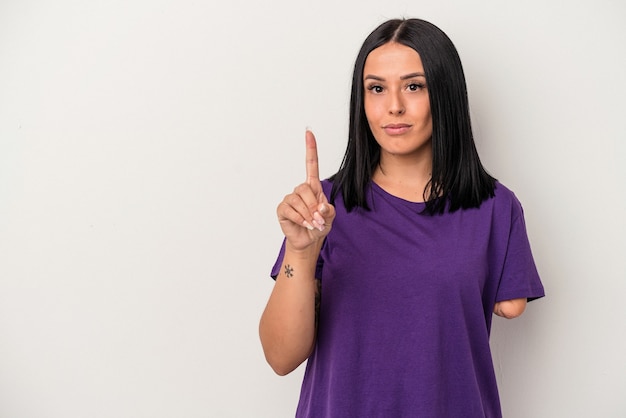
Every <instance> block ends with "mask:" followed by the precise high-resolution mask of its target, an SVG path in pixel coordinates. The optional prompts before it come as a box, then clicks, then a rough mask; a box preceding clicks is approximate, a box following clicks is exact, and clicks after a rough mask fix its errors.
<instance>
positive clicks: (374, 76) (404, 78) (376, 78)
mask: <svg viewBox="0 0 626 418" xmlns="http://www.w3.org/2000/svg"><path fill="white" fill-rule="evenodd" d="M416 77H426V76H425V75H424V73H419V72H418V73H410V74H407V75H403V76H402V77H400V80H408V79H410V78H416ZM363 79H364V80H376V81H385V79H384V78H382V77H379V76H377V75H373V74H368V75H366V76H365V77H364V78H363Z"/></svg>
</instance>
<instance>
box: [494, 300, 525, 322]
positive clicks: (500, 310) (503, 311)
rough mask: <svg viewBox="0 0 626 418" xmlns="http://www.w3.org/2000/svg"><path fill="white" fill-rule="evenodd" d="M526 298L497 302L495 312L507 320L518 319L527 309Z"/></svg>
mask: <svg viewBox="0 0 626 418" xmlns="http://www.w3.org/2000/svg"><path fill="white" fill-rule="evenodd" d="M526 301H527V299H526V298H519V299H511V300H503V301H500V302H496V304H495V306H494V308H493V312H494V313H495V314H496V315H498V316H501V317H503V318H506V319H513V318H517V317H518V316H520V315H521V314H523V313H524V310H525V309H526Z"/></svg>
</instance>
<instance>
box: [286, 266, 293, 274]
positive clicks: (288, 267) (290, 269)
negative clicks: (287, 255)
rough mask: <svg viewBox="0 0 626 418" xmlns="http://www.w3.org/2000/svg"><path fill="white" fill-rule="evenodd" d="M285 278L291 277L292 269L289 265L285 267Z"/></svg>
mask: <svg viewBox="0 0 626 418" xmlns="http://www.w3.org/2000/svg"><path fill="white" fill-rule="evenodd" d="M285 276H287V277H293V267H291V266H290V265H289V264H286V265H285Z"/></svg>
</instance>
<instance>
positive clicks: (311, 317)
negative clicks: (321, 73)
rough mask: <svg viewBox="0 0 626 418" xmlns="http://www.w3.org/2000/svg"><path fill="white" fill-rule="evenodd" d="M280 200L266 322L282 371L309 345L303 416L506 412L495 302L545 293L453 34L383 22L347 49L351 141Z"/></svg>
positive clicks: (310, 164) (312, 146) (501, 309)
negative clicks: (494, 331)
mask: <svg viewBox="0 0 626 418" xmlns="http://www.w3.org/2000/svg"><path fill="white" fill-rule="evenodd" d="M306 169H307V170H306V171H307V180H306V182H305V183H303V184H301V185H299V186H297V187H296V188H295V189H294V191H293V192H292V193H290V194H288V195H287V196H285V198H284V199H283V201H282V202H281V203H280V204H279V205H278V208H277V214H278V220H279V223H280V226H281V228H282V231H283V233H284V235H285V240H284V243H283V246H282V248H281V250H280V253H279V256H278V259H277V261H276V263H275V265H274V268H273V269H272V273H271V274H272V276H273V277H274V278H275V279H276V283H275V286H274V289H273V291H272V294H271V296H270V299H269V301H268V304H267V307H266V309H265V311H264V313H263V316H262V318H261V322H260V337H261V342H262V345H263V349H264V352H265V356H266V358H267V361H268V362H269V364H270V365H271V366H272V368H273V369H274V370H275V371H276V373H278V374H280V375H284V374H287V373H289V372H291V371H292V370H294V369H295V368H296V367H298V365H300V364H301V363H302V362H304V361H305V360H307V359H308V362H307V368H306V372H305V377H304V382H303V384H302V391H301V396H300V402H299V405H298V409H297V413H296V415H297V416H299V417H429V418H430V417H446V418H449V417H463V418H472V417H490V418H491V417H501V410H500V402H499V398H498V391H497V387H496V379H495V374H494V370H493V363H492V358H491V353H490V349H489V331H490V328H491V319H492V313H495V314H497V315H500V316H503V317H506V318H514V317H517V316H519V315H521V314H522V312H523V311H524V309H525V307H526V302H527V301H528V300H532V299H536V298H539V297H542V296H543V295H544V291H543V286H542V284H541V281H540V279H539V276H538V274H537V270H536V268H535V264H534V262H533V258H532V254H531V250H530V245H529V242H528V238H527V235H526V228H525V225H524V218H523V213H522V208H521V206H520V203H519V202H518V200H517V199H516V197H515V196H514V194H513V193H512V192H511V191H510V190H508V189H507V188H506V187H504V186H503V185H502V184H500V183H499V182H497V181H496V180H495V179H494V178H492V177H491V176H490V175H489V174H487V172H486V171H485V169H484V168H483V166H482V164H481V162H480V160H479V157H478V154H477V152H476V147H475V145H474V140H473V136H472V131H471V125H470V117H469V110H468V100H467V90H466V85H465V78H464V74H463V69H462V66H461V62H460V59H459V56H458V54H457V52H456V49H455V48H454V45H453V44H452V42H451V41H450V40H449V38H448V37H447V36H446V35H445V34H444V33H443V32H442V31H441V30H440V29H438V28H437V27H436V26H434V25H432V24H430V23H428V22H425V21H423V20H419V19H409V20H391V21H388V22H385V23H383V24H382V25H381V26H379V27H378V28H377V29H376V30H374V32H372V33H371V34H370V35H369V36H368V38H367V39H366V40H365V42H364V44H363V46H362V48H361V50H360V52H359V54H358V56H357V59H356V65H355V68H354V75H353V82H352V97H351V102H350V127H349V138H348V147H347V150H346V153H345V156H344V160H343V162H342V164H341V167H340V169H339V171H338V172H337V173H336V174H335V175H334V176H333V177H331V178H330V179H329V180H324V181H320V179H319V173H318V164H317V148H316V143H315V138H314V136H313V134H312V133H311V132H308V131H307V133H306Z"/></svg>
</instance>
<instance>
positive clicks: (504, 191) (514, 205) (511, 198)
mask: <svg viewBox="0 0 626 418" xmlns="http://www.w3.org/2000/svg"><path fill="white" fill-rule="evenodd" d="M491 200H492V201H493V204H494V206H495V207H497V208H499V209H500V210H506V209H509V210H511V212H512V213H513V214H514V215H515V214H521V213H523V210H522V204H521V202H520V201H519V199H518V198H517V196H516V195H515V193H514V192H513V190H511V189H510V188H508V187H507V186H505V185H504V184H502V183H500V182H499V181H496V183H495V188H494V197H493V198H492V199H491Z"/></svg>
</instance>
